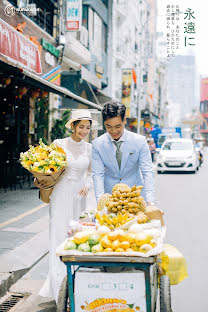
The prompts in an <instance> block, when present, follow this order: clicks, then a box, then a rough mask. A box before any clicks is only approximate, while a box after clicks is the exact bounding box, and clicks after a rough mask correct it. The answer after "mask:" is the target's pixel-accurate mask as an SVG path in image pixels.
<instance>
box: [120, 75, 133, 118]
mask: <svg viewBox="0 0 208 312" xmlns="http://www.w3.org/2000/svg"><path fill="white" fill-rule="evenodd" d="M131 88H132V69H123V70H122V98H121V102H122V104H124V105H125V106H126V117H128V118H129V117H131Z"/></svg>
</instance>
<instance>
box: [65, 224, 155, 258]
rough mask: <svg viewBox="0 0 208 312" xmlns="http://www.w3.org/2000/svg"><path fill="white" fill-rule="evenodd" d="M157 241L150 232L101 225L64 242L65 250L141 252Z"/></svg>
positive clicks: (153, 245) (151, 246)
mask: <svg viewBox="0 0 208 312" xmlns="http://www.w3.org/2000/svg"><path fill="white" fill-rule="evenodd" d="M156 245H157V241H156V240H155V238H154V235H152V234H151V233H145V231H142V232H141V231H140V232H138V233H131V232H125V231H123V230H121V229H119V230H115V231H110V230H109V229H108V228H107V227H105V226H102V227H100V228H99V229H98V230H97V231H82V232H78V233H76V234H75V235H74V236H73V237H72V238H69V239H68V241H67V242H66V243H65V246H64V249H65V250H78V251H81V252H92V253H96V252H135V251H136V252H143V253H146V252H148V251H150V250H151V249H153V248H154V247H156Z"/></svg>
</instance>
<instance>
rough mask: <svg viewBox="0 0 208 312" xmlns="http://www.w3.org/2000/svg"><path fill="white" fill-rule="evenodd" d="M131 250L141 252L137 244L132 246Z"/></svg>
mask: <svg viewBox="0 0 208 312" xmlns="http://www.w3.org/2000/svg"><path fill="white" fill-rule="evenodd" d="M131 249H132V250H133V251H139V246H138V245H137V244H136V243H133V244H131Z"/></svg>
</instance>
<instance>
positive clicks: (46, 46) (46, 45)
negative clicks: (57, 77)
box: [41, 38, 60, 58]
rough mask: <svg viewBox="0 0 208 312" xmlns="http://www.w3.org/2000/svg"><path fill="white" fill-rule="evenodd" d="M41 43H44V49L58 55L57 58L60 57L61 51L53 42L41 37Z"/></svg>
mask: <svg viewBox="0 0 208 312" xmlns="http://www.w3.org/2000/svg"><path fill="white" fill-rule="evenodd" d="M41 45H42V47H43V49H45V50H46V51H48V52H50V53H51V54H52V55H54V56H56V57H57V58H58V57H59V53H60V51H59V50H58V49H56V48H55V47H54V46H53V45H52V44H51V43H49V42H48V41H46V40H45V39H43V38H42V39H41Z"/></svg>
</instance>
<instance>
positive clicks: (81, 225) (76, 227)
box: [68, 220, 96, 237]
mask: <svg viewBox="0 0 208 312" xmlns="http://www.w3.org/2000/svg"><path fill="white" fill-rule="evenodd" d="M95 229H96V227H95V223H93V222H84V221H83V222H82V220H80V221H75V220H71V221H70V222H69V226H68V236H69V237H71V236H73V235H74V234H75V233H77V232H80V231H84V230H90V231H91V230H95Z"/></svg>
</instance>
